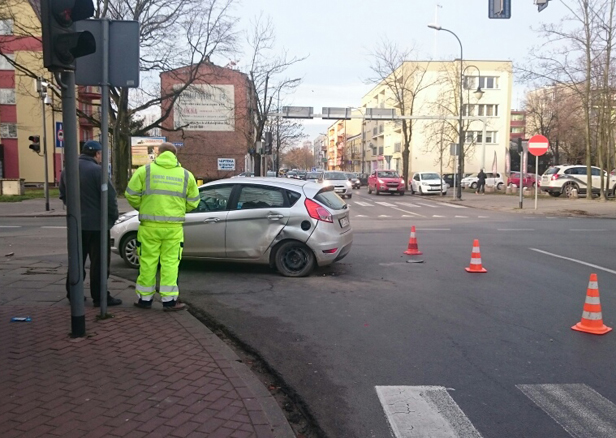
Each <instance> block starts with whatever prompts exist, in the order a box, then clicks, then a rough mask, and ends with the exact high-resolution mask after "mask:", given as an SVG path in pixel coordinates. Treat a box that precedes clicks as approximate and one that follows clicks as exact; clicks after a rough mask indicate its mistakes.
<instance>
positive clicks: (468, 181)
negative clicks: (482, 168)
mask: <svg viewBox="0 0 616 438" xmlns="http://www.w3.org/2000/svg"><path fill="white" fill-rule="evenodd" d="M485 174H486V187H495V188H496V190H502V189H503V187H505V180H504V179H503V176H502V175H501V173H500V172H496V173H492V172H485ZM477 180H478V178H477V174H476V173H473V174H471V175H469V176H467V177H466V178H462V188H464V189H466V188H471V189H476V188H477Z"/></svg>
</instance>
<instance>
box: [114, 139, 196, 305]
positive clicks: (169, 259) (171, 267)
mask: <svg viewBox="0 0 616 438" xmlns="http://www.w3.org/2000/svg"><path fill="white" fill-rule="evenodd" d="M176 154H177V150H176V147H175V146H174V145H173V144H171V143H163V144H161V145H160V146H159V148H158V157H156V159H155V160H154V161H153V162H152V163H149V164H146V165H145V166H141V167H140V168H138V169H137V170H136V171H135V173H134V174H133V176H132V177H131V179H130V181H129V183H128V187H127V188H126V193H125V194H126V200H127V201H128V202H129V204H130V205H131V206H133V208H135V210H138V211H139V222H140V223H139V230H138V231H137V248H138V249H137V250H138V254H139V277H138V278H137V285H136V287H135V290H136V292H137V296H138V297H139V300H138V301H137V302H135V303H134V304H135V306H136V307H139V308H142V309H150V308H151V307H152V301H153V299H154V294H155V292H156V273H157V270H158V267H159V265H160V284H159V288H158V292H159V294H160V298H161V301H162V303H163V310H165V311H174V310H183V309H184V308H185V304H183V303H180V302H179V301H178V299H179V288H178V271H179V265H180V259H181V258H182V250H183V248H184V218H185V215H186V213H187V212H189V211H191V210H194V209H195V208H197V206H198V205H199V189H198V187H197V182H196V181H195V177H194V176H193V174H192V173H190V172H189V171H188V170H186V169H184V168H183V167H182V166H181V165H180V163H179V161H178V159H177V158H176Z"/></svg>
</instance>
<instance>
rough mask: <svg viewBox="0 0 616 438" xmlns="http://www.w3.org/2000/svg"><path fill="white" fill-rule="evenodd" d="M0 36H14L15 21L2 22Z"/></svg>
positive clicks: (0, 21)
mask: <svg viewBox="0 0 616 438" xmlns="http://www.w3.org/2000/svg"><path fill="white" fill-rule="evenodd" d="M0 35H13V20H10V19H7V20H0Z"/></svg>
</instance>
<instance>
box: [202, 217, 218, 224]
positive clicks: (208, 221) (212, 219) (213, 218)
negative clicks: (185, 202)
mask: <svg viewBox="0 0 616 438" xmlns="http://www.w3.org/2000/svg"><path fill="white" fill-rule="evenodd" d="M203 222H204V223H206V224H207V223H211V222H220V219H219V218H217V217H208V218H207V219H205V220H204V221H203Z"/></svg>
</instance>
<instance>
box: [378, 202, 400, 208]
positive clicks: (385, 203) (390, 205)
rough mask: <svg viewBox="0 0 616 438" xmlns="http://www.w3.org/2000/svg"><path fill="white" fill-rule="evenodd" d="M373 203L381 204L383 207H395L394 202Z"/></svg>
mask: <svg viewBox="0 0 616 438" xmlns="http://www.w3.org/2000/svg"><path fill="white" fill-rule="evenodd" d="M375 204H379V205H382V206H383V207H395V205H394V204H390V203H389V202H375Z"/></svg>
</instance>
